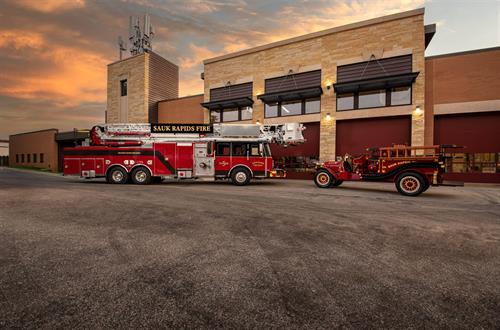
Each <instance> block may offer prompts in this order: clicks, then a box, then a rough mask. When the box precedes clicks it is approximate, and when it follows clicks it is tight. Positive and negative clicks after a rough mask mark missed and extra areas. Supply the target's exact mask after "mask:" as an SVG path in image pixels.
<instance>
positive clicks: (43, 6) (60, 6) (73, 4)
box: [12, 0, 85, 13]
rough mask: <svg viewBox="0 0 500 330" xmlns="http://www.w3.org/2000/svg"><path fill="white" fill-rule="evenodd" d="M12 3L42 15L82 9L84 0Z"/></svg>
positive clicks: (19, 1) (44, 0) (22, 1)
mask: <svg viewBox="0 0 500 330" xmlns="http://www.w3.org/2000/svg"><path fill="white" fill-rule="evenodd" d="M12 3H15V4H16V5H18V6H21V7H24V8H28V9H32V10H36V11H39V12H42V13H50V12H54V11H60V10H69V9H75V8H82V7H84V6H85V0H14V1H12Z"/></svg>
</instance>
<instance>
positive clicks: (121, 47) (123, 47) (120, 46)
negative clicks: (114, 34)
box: [118, 36, 127, 61]
mask: <svg viewBox="0 0 500 330" xmlns="http://www.w3.org/2000/svg"><path fill="white" fill-rule="evenodd" d="M118 49H119V51H120V61H121V60H122V52H124V51H126V50H127V43H126V42H125V41H123V38H122V36H119V37H118Z"/></svg>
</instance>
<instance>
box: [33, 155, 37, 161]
mask: <svg viewBox="0 0 500 330" xmlns="http://www.w3.org/2000/svg"><path fill="white" fill-rule="evenodd" d="M33 163H36V154H33Z"/></svg>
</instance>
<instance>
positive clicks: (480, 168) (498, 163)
mask: <svg viewBox="0 0 500 330" xmlns="http://www.w3.org/2000/svg"><path fill="white" fill-rule="evenodd" d="M447 156H449V157H448V158H447V159H446V172H448V173H500V153H496V152H483V153H455V154H450V155H447Z"/></svg>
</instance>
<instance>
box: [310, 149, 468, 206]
mask: <svg viewBox="0 0 500 330" xmlns="http://www.w3.org/2000/svg"><path fill="white" fill-rule="evenodd" d="M448 148H456V146H450V145H446V146H445V145H442V146H437V145H436V146H424V147H409V146H406V145H395V146H392V147H385V148H369V149H368V151H369V153H366V154H363V155H360V156H357V157H352V156H351V155H348V154H346V155H345V156H344V157H343V160H341V161H327V162H325V163H322V164H319V165H318V166H317V172H316V175H315V176H314V183H316V185H317V186H318V187H320V188H329V187H336V186H340V185H341V184H342V182H344V181H385V182H394V183H395V184H396V189H397V190H398V192H399V193H400V194H402V195H405V196H418V195H420V194H421V193H423V192H424V191H426V190H427V189H429V187H430V186H431V185H432V186H463V183H462V182H445V181H443V173H444V168H445V165H444V162H445V158H446V153H445V151H446V149H448Z"/></svg>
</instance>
